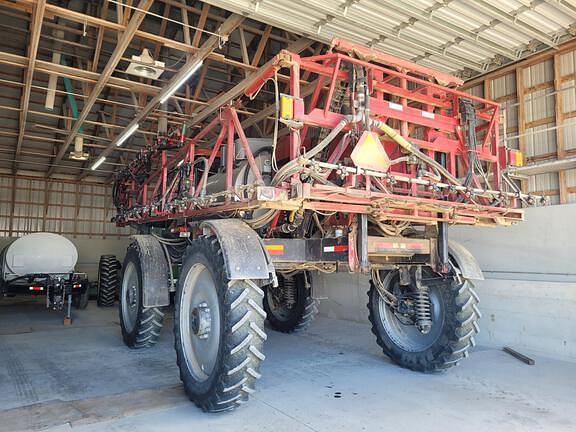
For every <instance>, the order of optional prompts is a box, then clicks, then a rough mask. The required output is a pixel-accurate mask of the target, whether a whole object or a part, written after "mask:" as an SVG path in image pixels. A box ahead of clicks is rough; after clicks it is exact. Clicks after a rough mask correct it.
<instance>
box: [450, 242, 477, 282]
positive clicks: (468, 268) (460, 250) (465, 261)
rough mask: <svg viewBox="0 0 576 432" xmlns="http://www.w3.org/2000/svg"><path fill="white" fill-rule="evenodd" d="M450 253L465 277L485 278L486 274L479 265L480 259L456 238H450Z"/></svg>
mask: <svg viewBox="0 0 576 432" xmlns="http://www.w3.org/2000/svg"><path fill="white" fill-rule="evenodd" d="M448 253H449V255H450V258H451V259H452V260H454V262H455V264H456V267H458V270H460V273H461V274H462V277H463V278H464V279H472V280H484V275H483V274H482V269H481V268H480V266H479V265H478V261H476V258H474V256H473V255H472V254H471V253H470V252H469V251H468V249H466V248H465V247H464V246H462V245H461V244H460V243H458V242H455V241H454V240H449V241H448Z"/></svg>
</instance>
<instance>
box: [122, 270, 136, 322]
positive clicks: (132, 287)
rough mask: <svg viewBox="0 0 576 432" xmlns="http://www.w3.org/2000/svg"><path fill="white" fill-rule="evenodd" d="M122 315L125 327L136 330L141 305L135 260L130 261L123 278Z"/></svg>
mask: <svg viewBox="0 0 576 432" xmlns="http://www.w3.org/2000/svg"><path fill="white" fill-rule="evenodd" d="M121 305H122V306H121V307H122V317H123V318H124V327H125V328H126V330H127V331H128V332H131V331H133V330H134V327H135V326H136V320H137V319H138V307H139V306H140V280H139V278H138V270H137V269H136V265H135V264H134V263H133V262H131V261H130V262H129V263H128V264H127V265H126V269H125V270H124V277H123V279H122V302H121Z"/></svg>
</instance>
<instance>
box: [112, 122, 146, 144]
mask: <svg viewBox="0 0 576 432" xmlns="http://www.w3.org/2000/svg"><path fill="white" fill-rule="evenodd" d="M139 127H140V125H139V124H138V123H134V124H133V125H132V126H130V127H129V128H128V130H127V131H126V132H124V134H122V135H121V136H120V138H118V140H117V141H116V146H117V147H120V146H121V145H122V144H123V143H124V141H126V140H127V139H128V138H130V135H132V134H133V133H134V132H136V129H138V128H139Z"/></svg>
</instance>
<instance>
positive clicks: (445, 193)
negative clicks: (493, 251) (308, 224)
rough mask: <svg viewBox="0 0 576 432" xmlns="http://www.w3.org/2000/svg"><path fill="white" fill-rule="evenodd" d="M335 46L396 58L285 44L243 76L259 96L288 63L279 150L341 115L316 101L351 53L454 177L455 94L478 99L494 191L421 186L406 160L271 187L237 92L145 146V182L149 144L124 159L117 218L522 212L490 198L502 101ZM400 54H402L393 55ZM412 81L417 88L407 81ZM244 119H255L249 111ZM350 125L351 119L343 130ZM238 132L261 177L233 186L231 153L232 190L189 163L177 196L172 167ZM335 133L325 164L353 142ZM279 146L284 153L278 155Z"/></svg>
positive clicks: (381, 102)
mask: <svg viewBox="0 0 576 432" xmlns="http://www.w3.org/2000/svg"><path fill="white" fill-rule="evenodd" d="M333 45H334V46H335V47H336V49H339V50H344V51H347V52H348V53H351V52H354V53H355V55H357V56H360V57H362V56H365V57H369V58H370V60H371V61H375V62H380V63H383V62H385V63H388V64H392V67H385V66H382V65H381V64H374V63H369V62H367V61H363V60H360V59H358V58H354V57H352V56H351V55H347V54H343V53H340V52H329V53H327V54H325V55H319V56H313V57H308V58H301V57H300V56H299V55H297V54H294V53H291V52H288V51H282V52H280V53H279V54H278V55H277V56H276V57H274V58H273V59H272V60H271V61H270V62H268V63H267V64H266V65H264V66H263V67H261V68H260V69H259V70H258V71H256V72H255V73H254V74H253V75H252V76H251V79H249V80H245V81H246V82H245V86H244V95H245V96H248V97H251V96H254V95H256V94H257V92H258V90H259V89H260V87H261V86H262V85H263V84H264V83H265V82H266V81H267V80H268V79H270V78H272V77H274V76H275V74H276V73H277V71H278V70H279V69H281V68H288V69H289V70H290V75H289V77H290V81H289V83H288V91H287V93H288V94H289V96H290V97H292V98H294V100H295V105H294V117H293V119H291V126H293V127H292V128H290V130H289V146H288V149H285V148H279V150H278V151H279V153H280V157H282V156H284V157H286V158H287V159H288V160H295V159H298V157H299V154H300V146H301V143H305V140H306V136H307V134H308V130H309V128H310V127H321V128H326V129H333V128H334V127H335V126H336V125H337V124H338V122H339V121H340V120H341V119H342V118H343V115H342V114H340V113H336V112H331V111H330V109H329V108H330V104H329V103H326V104H325V105H326V106H325V107H319V100H320V99H321V94H322V92H323V91H326V92H327V97H326V100H327V101H330V100H331V99H332V96H333V94H334V91H335V87H336V84H337V82H338V80H342V79H346V78H347V77H348V73H347V72H346V71H344V70H342V69H341V65H342V64H343V63H344V62H346V63H350V64H353V65H359V66H362V67H364V68H365V70H366V73H367V76H368V86H369V88H370V89H371V92H370V94H371V96H370V98H369V99H370V115H371V116H372V117H373V118H375V119H379V120H384V119H393V122H394V123H395V124H396V125H397V126H398V132H399V134H400V135H402V136H404V137H408V138H410V140H411V141H412V142H413V143H415V144H416V145H418V146H419V148H420V149H421V151H422V152H424V153H425V154H427V155H428V156H430V157H435V155H436V154H437V152H441V153H443V154H444V155H445V157H446V168H447V170H448V171H450V173H451V174H452V175H454V176H455V177H456V176H458V175H459V170H460V171H461V170H462V169H463V168H466V157H465V156H466V154H467V152H468V151H469V149H467V147H466V141H465V137H464V136H463V133H462V130H461V127H460V120H459V112H458V101H459V98H466V99H468V100H471V101H473V102H474V103H475V104H477V105H478V106H479V107H480V108H478V109H477V111H476V115H477V118H479V119H482V120H484V121H485V123H484V124H482V125H480V126H478V127H477V132H480V131H482V130H484V131H485V135H484V138H483V140H482V143H481V144H480V145H479V146H478V148H477V150H476V152H477V157H478V159H479V160H481V161H483V162H484V163H486V164H487V166H489V169H490V172H491V174H492V185H493V187H492V189H491V191H492V192H494V193H492V194H486V195H482V194H480V195H479V196H478V197H477V200H476V202H461V201H468V200H467V199H462V197H466V196H467V195H466V194H467V193H468V192H466V193H463V192H462V191H459V192H454V190H451V189H449V188H448V187H447V185H445V186H446V187H444V189H440V188H439V187H438V186H437V185H436V184H434V182H433V181H431V180H430V181H429V182H428V183H429V186H428V187H419V186H418V185H422V184H421V183H418V179H417V177H418V176H417V173H416V168H415V167H414V166H410V165H408V164H403V165H401V166H400V168H401V169H400V171H389V172H388V173H375V172H372V173H370V172H369V171H366V170H364V171H362V170H358V171H357V173H356V174H354V173H350V172H347V173H346V175H345V176H344V177H342V178H343V179H344V184H343V185H342V186H327V185H322V184H314V185H310V184H308V183H304V182H302V181H301V179H300V178H299V176H297V175H296V176H292V177H291V178H290V179H287V180H286V181H284V182H282V183H281V184H279V185H277V186H276V187H271V186H265V185H264V184H263V181H262V174H261V173H260V171H259V169H258V167H257V165H256V162H255V160H254V156H253V153H252V151H251V150H250V147H249V144H248V141H247V138H246V135H245V133H244V127H243V125H242V122H241V121H240V119H239V117H238V114H237V112H236V109H237V108H238V107H239V106H240V101H239V100H237V101H235V102H234V101H231V102H230V103H229V104H228V105H223V106H221V107H220V109H219V112H218V115H217V116H216V117H215V118H214V119H213V120H212V121H211V122H210V123H209V124H208V125H206V126H205V127H203V128H202V129H201V130H200V131H199V132H198V133H197V134H196V135H194V136H192V137H191V138H188V137H185V135H184V134H181V135H179V136H176V137H172V138H171V139H170V140H168V143H169V144H170V145H171V146H172V149H170V150H168V149H166V148H161V147H159V144H158V143H156V144H154V145H152V146H151V147H148V148H147V149H146V150H145V151H144V152H148V157H149V158H150V159H151V160H152V162H153V169H152V172H147V173H146V179H145V181H144V182H143V183H140V184H139V183H136V182H135V181H133V180H130V176H132V177H134V174H137V172H138V169H140V167H141V157H146V155H145V153H142V154H141V157H139V158H137V159H135V161H133V162H132V163H131V164H130V165H129V166H128V167H127V168H126V170H125V173H128V174H129V175H126V176H125V177H124V180H123V182H124V183H125V184H124V186H125V188H126V192H127V194H128V195H129V197H128V198H127V205H126V206H125V208H124V209H122V210H121V211H119V213H118V215H117V216H116V218H115V221H116V223H117V224H118V225H120V226H125V225H129V224H136V225H141V224H154V223H157V222H162V221H175V220H202V219H209V218H211V217H215V216H216V215H220V216H222V214H225V215H229V214H230V213H231V212H233V213H234V215H232V216H231V217H235V216H237V215H242V213H241V212H243V211H249V210H254V209H260V208H272V209H278V210H288V211H290V210H299V209H310V210H317V211H322V212H338V213H349V214H366V215H370V216H371V217H372V218H375V219H379V220H387V221H391V220H392V221H408V222H411V223H413V224H416V225H430V224H436V223H437V222H447V223H450V224H466V225H483V226H496V225H511V224H514V223H517V222H519V221H522V220H523V215H524V213H523V210H521V209H518V208H515V207H516V203H517V197H514V196H513V197H510V198H506V200H503V201H502V204H501V205H499V206H494V205H488V203H489V199H488V198H489V197H492V198H494V199H495V198H497V195H496V193H497V192H498V191H499V190H500V189H501V187H502V184H501V166H500V165H501V161H502V160H503V159H502V156H503V154H502V152H503V151H504V150H503V148H501V147H499V146H498V121H499V106H498V104H497V103H496V102H492V101H488V100H485V99H482V98H478V97H475V96H471V95H469V94H466V93H463V92H460V91H458V90H454V89H452V88H448V87H444V86H441V85H439V84H435V83H434V82H430V80H439V81H444V82H445V81H446V80H449V79H451V77H450V76H448V75H446V74H443V73H440V72H435V71H431V70H429V69H427V68H423V67H421V66H418V65H414V64H411V63H409V62H404V61H402V60H398V59H393V58H391V57H389V56H386V55H384V54H382V53H379V52H377V51H373V50H369V49H367V48H363V47H357V46H354V45H349V44H347V43H345V42H342V41H335V42H334V43H333ZM394 60H396V61H397V63H391V62H392V61H394ZM302 70H304V71H309V72H312V73H316V74H318V75H319V79H318V80H317V83H316V84H315V85H314V83H311V84H308V86H307V87H305V88H303V89H302V90H301V88H300V87H301V71H302ZM452 81H453V82H451V84H460V83H461V82H458V79H456V78H454V79H453V80H452ZM409 83H411V86H412V88H409V85H408V84H409ZM326 85H327V86H328V87H327V89H326V87H325V86H326ZM304 96H311V100H310V103H309V106H308V107H306V108H305V107H304V100H303V99H301V98H302V97H304ZM414 103H416V104H420V107H419V108H416V107H414V106H410V105H414ZM420 108H421V109H420ZM244 123H245V124H246V125H247V126H250V125H251V123H250V118H248V119H247V120H246V121H245V122H244ZM218 128H220V130H219V132H218ZM409 128H421V129H422V130H423V134H422V135H423V138H424V139H414V138H411V137H410V134H409ZM348 129H349V126H348V127H347V128H345V129H344V131H346V130H348ZM213 132H218V133H217V138H216V139H215V141H214V144H213V146H212V147H211V148H210V147H206V146H205V145H203V142H204V140H205V139H207V138H209V137H210V134H212V133H213ZM235 135H237V136H238V138H239V140H240V143H241V145H242V147H243V150H244V153H245V155H246V158H247V161H248V164H249V166H250V170H251V171H252V173H253V174H254V176H255V178H256V183H255V184H253V185H247V186H245V187H243V188H241V189H238V188H234V187H233V169H234V160H233V158H227V161H226V166H225V168H224V172H225V173H226V190H224V191H222V192H220V193H218V194H213V195H208V196H202V186H203V179H202V180H200V181H199V183H198V184H197V186H196V187H195V186H194V185H195V184H196V182H195V179H194V169H191V170H190V173H189V184H190V187H189V190H188V191H187V194H186V196H185V197H184V198H182V197H178V198H177V199H176V193H175V191H173V190H171V187H173V185H172V186H171V185H169V184H168V178H169V172H170V171H171V170H174V169H177V167H178V166H180V165H179V164H182V163H186V164H192V163H193V162H194V160H195V158H196V157H198V156H207V157H208V169H209V168H210V167H211V166H212V165H213V163H214V161H215V159H216V158H217V157H219V156H220V155H221V149H222V148H223V147H224V146H225V147H226V152H227V154H228V155H230V154H233V152H234V148H235V147H234V146H235V144H234V137H235ZM335 141H336V140H334V145H333V146H332V147H331V148H330V157H329V158H328V161H327V162H328V165H329V164H332V165H331V167H332V168H331V169H330V168H326V166H324V167H323V169H324V170H328V172H329V173H330V172H333V171H334V170H337V169H339V168H340V167H341V165H340V164H339V160H340V157H341V156H342V152H343V151H344V150H343V149H342V147H347V146H348V144H349V142H346V143H345V142H344V140H342V141H341V142H340V143H339V144H336V142H335ZM224 142H225V144H224ZM383 143H384V147H385V148H386V150H387V151H388V152H389V154H390V153H392V152H395V151H396V152H397V150H398V148H397V145H396V144H395V143H394V142H393V141H391V140H389V139H384V140H383ZM282 151H285V153H286V154H284V155H282V154H281V153H282ZM139 164H140V166H139ZM325 165H326V164H325ZM336 167H338V168H336ZM312 168H314V167H312ZM316 168H318V167H316ZM324 172H325V171H324ZM399 179H400V180H399ZM359 180H363V181H364V183H365V186H363V187H362V188H359V187H358V186H357V185H358V183H359ZM438 184H439V183H438ZM371 186H376V187H377V188H378V189H380V190H381V191H374V190H372V187H371ZM424 186H425V185H424ZM385 190H387V191H388V192H385ZM390 190H391V192H390ZM486 190H487V189H486ZM158 197H161V198H158ZM468 197H469V195H468Z"/></svg>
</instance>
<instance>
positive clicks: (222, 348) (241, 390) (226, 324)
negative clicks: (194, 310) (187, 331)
mask: <svg viewBox="0 0 576 432" xmlns="http://www.w3.org/2000/svg"><path fill="white" fill-rule="evenodd" d="M196 263H201V264H203V265H204V266H205V267H206V268H207V269H208V270H209V272H210V273H211V275H212V280H213V281H214V283H215V286H216V290H217V295H218V302H219V308H220V329H221V331H220V338H219V345H218V353H217V358H216V363H215V366H214V368H213V370H212V372H211V373H210V375H209V376H208V377H207V378H206V379H205V380H204V381H200V380H197V379H196V378H195V377H194V375H193V373H192V372H191V371H190V369H189V366H188V364H187V362H186V359H185V355H184V348H183V345H182V332H181V328H180V314H181V307H182V306H183V305H182V304H181V303H182V298H183V296H182V293H183V284H184V281H185V279H186V275H187V274H188V272H189V271H190V270H191V269H192V266H193V265H194V264H196ZM263 296H264V292H263V291H262V290H261V289H260V288H259V287H258V286H257V285H256V284H255V283H254V282H253V281H251V280H232V281H231V280H229V279H228V278H227V276H226V271H225V267H224V259H223V257H222V251H221V250H220V246H219V243H218V240H217V239H216V238H215V237H209V238H207V237H200V238H198V239H196V240H194V241H193V242H192V244H191V245H190V246H188V248H187V250H186V254H185V256H184V259H183V266H182V271H181V274H180V278H179V283H178V290H177V293H176V307H175V312H174V314H175V316H174V335H175V338H174V339H175V341H174V347H175V349H176V359H177V363H178V367H179V368H180V379H181V380H182V382H183V383H184V389H185V391H186V394H187V395H188V397H189V398H190V400H191V401H193V402H194V403H195V404H196V405H197V406H198V407H200V408H201V409H202V410H204V411H207V412H220V411H229V410H232V409H234V408H236V407H237V406H239V405H240V404H242V403H243V402H246V401H247V400H248V396H249V395H250V394H251V393H253V392H254V387H255V383H256V381H257V380H258V379H259V378H260V376H261V375H260V364H261V363H262V361H264V359H265V355H264V354H263V345H264V341H265V340H266V333H265V331H264V320H265V318H266V313H265V312H264V310H263V309H262V307H261V306H260V305H261V304H262V298H263Z"/></svg>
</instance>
